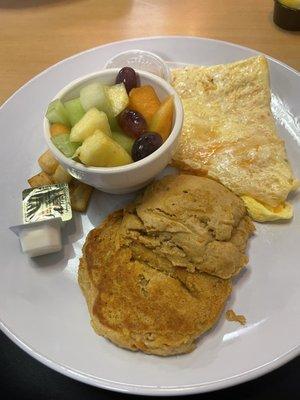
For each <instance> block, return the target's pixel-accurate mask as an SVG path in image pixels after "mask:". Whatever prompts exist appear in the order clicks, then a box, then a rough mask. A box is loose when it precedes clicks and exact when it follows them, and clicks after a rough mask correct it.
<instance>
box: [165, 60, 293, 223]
mask: <svg viewBox="0 0 300 400" xmlns="http://www.w3.org/2000/svg"><path fill="white" fill-rule="evenodd" d="M172 84H173V86H174V88H175V89H176V91H177V92H178V94H179V95H180V97H181V100H182V103H183V107H184V124H183V131H182V135H181V138H180V141H179V146H178V149H177V152H176V153H175V155H174V157H173V164H174V165H175V166H177V167H179V168H180V169H183V170H187V171H190V172H192V173H194V174H198V175H206V176H208V177H210V178H212V179H215V180H217V181H219V182H221V183H222V184H223V185H225V186H226V187H227V188H229V189H230V190H232V191H233V192H234V193H236V194H237V195H239V196H241V197H242V198H243V200H244V201H245V205H246V207H247V208H248V211H249V213H250V215H251V216H252V218H253V219H256V220H259V221H266V220H275V219H288V218H291V217H292V207H291V206H290V205H289V204H287V203H285V200H286V198H287V196H288V194H289V193H290V192H291V191H293V190H294V189H296V187H297V184H298V183H297V181H296V179H295V178H294V176H293V173H292V171H291V167H290V165H289V162H288V160H287V155H286V151H285V146H284V142H283V140H281V139H280V138H279V137H278V135H277V131H276V126H275V121H274V118H273V115H272V112H271V109H270V86H269V71H268V64H267V61H266V59H265V58H264V57H263V56H258V57H252V58H249V59H246V60H242V61H238V62H235V63H232V64H225V65H216V66H212V67H186V68H180V69H175V70H173V72H172Z"/></svg>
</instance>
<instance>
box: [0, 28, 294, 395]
mask: <svg viewBox="0 0 300 400" xmlns="http://www.w3.org/2000/svg"><path fill="white" fill-rule="evenodd" d="M152 39H156V40H157V39H185V40H189V39H192V40H195V39H196V40H199V41H208V42H217V43H220V44H225V45H229V46H231V47H235V48H240V49H243V50H250V51H252V52H253V51H254V52H257V53H258V54H262V55H264V56H265V57H266V58H267V59H268V60H271V61H273V62H274V63H275V64H278V65H280V66H281V67H283V68H286V69H288V70H289V71H290V72H293V73H295V74H296V76H297V77H298V78H300V72H299V71H297V70H296V69H295V68H293V67H291V66H289V65H288V64H286V63H284V62H282V61H279V60H277V59H276V58H273V57H271V56H269V55H268V54H265V53H262V52H260V51H259V50H256V49H253V48H250V47H246V46H242V45H239V44H236V43H232V42H228V41H224V40H220V39H213V38H206V37H201V36H192V35H188V36H186V35H158V36H144V37H138V38H130V39H123V40H117V41H113V42H109V43H104V44H102V45H99V46H94V47H92V48H89V49H86V50H83V51H81V52H79V53H75V54H73V55H71V56H69V57H66V58H64V59H62V60H60V61H58V62H56V63H55V64H53V65H51V66H49V67H48V68H46V69H44V70H42V71H41V72H39V73H38V74H37V75H35V76H33V77H32V78H31V79H30V80H28V81H27V82H25V83H24V84H23V85H21V86H20V87H19V88H18V89H17V90H16V91H15V92H13V93H12V94H11V95H10V96H9V97H8V98H7V99H6V100H5V101H4V102H3V103H2V104H1V106H0V112H1V111H3V109H4V108H5V106H6V104H7V103H8V102H9V101H10V100H12V99H13V98H14V97H15V96H16V95H17V94H18V93H19V92H20V91H21V90H22V89H24V88H25V87H27V86H29V85H30V84H31V83H32V82H34V81H35V80H36V79H38V78H39V77H40V76H42V75H44V74H46V73H48V72H49V71H51V70H52V69H54V68H55V67H56V66H58V65H60V64H63V63H64V62H66V61H70V60H72V59H75V58H77V57H80V56H81V55H83V54H87V53H89V52H93V51H96V50H98V49H100V48H103V47H108V46H111V45H116V44H122V43H128V42H139V41H141V40H152ZM0 328H1V330H2V332H3V333H4V334H5V335H6V336H7V337H9V338H10V339H11V340H12V341H13V342H14V343H15V344H16V345H17V346H18V347H20V348H21V349H22V350H24V351H25V352H26V353H27V354H29V355H30V356H32V357H33V358H34V359H36V360H37V361H39V362H41V363H42V364H44V365H46V366H47V367H49V368H51V369H53V370H55V371H57V372H59V373H61V374H63V375H65V376H68V377H69V378H72V379H75V380H78V381H81V382H83V383H86V384H89V385H93V386H96V387H99V388H103V389H108V390H112V391H116V392H121V393H127V394H129V393H130V394H135V395H146V396H170V395H175V396H178V395H189V394H196V393H205V392H210V391H214V390H220V389H224V388H227V387H231V386H235V385H237V384H240V383H244V382H247V381H250V380H253V379H256V378H258V377H260V376H262V375H264V374H267V373H269V372H271V371H273V370H275V369H277V368H279V367H281V366H282V365H284V364H286V363H287V362H289V361H291V360H292V359H293V358H295V357H297V356H298V355H300V345H298V346H295V347H293V348H292V349H290V350H288V351H287V352H285V353H283V354H281V355H280V356H278V357H276V358H275V359H273V360H271V361H269V362H267V363H265V364H262V365H259V366H258V367H256V368H253V369H251V370H248V371H245V372H242V373H240V374H236V375H233V376H229V377H227V378H223V379H219V380H217V381H210V382H203V383H200V384H194V385H180V386H166V387H164V386H151V385H140V384H138V385H135V384H129V383H120V382H115V381H112V380H106V379H102V378H99V377H97V376H93V375H89V374H85V373H83V372H79V371H77V370H75V369H73V368H70V367H68V366H65V365H63V364H60V363H58V362H57V361H54V360H52V359H50V358H48V357H46V356H44V355H43V354H42V353H40V352H38V351H36V350H35V349H34V347H32V346H31V345H28V344H27V343H26V342H25V341H24V340H22V338H21V337H20V336H18V335H16V334H15V333H14V332H13V331H12V330H11V329H10V328H9V327H8V326H7V325H6V324H5V323H4V322H3V321H2V319H1V318H0Z"/></svg>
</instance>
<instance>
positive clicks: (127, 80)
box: [116, 67, 138, 94]
mask: <svg viewBox="0 0 300 400" xmlns="http://www.w3.org/2000/svg"><path fill="white" fill-rule="evenodd" d="M116 83H124V85H125V88H126V92H127V93H128V94H129V92H130V90H131V89H133V88H135V87H137V85H138V79H137V76H136V73H135V70H134V69H133V68H130V67H124V68H122V69H120V71H119V73H118V75H117V78H116Z"/></svg>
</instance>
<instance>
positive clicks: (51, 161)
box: [38, 150, 58, 175]
mask: <svg viewBox="0 0 300 400" xmlns="http://www.w3.org/2000/svg"><path fill="white" fill-rule="evenodd" d="M38 163H39V166H40V167H41V168H42V170H43V171H44V172H46V174H49V175H52V174H54V172H55V170H56V168H57V167H58V161H57V160H56V158H54V156H53V154H52V153H51V151H50V150H47V151H45V153H43V154H42V155H41V156H40V158H39V159H38Z"/></svg>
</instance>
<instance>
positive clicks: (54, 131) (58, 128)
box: [50, 123, 70, 137]
mask: <svg viewBox="0 0 300 400" xmlns="http://www.w3.org/2000/svg"><path fill="white" fill-rule="evenodd" d="M50 133H51V136H52V137H55V136H58V135H61V134H62V133H70V129H69V128H68V127H67V126H66V125H64V124H60V123H54V124H51V126H50Z"/></svg>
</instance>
